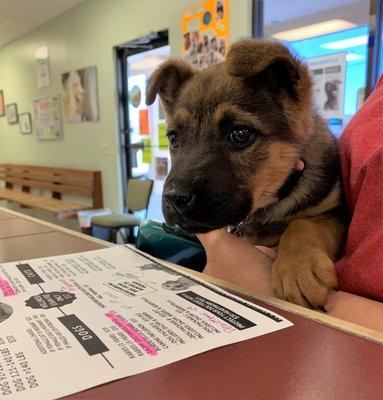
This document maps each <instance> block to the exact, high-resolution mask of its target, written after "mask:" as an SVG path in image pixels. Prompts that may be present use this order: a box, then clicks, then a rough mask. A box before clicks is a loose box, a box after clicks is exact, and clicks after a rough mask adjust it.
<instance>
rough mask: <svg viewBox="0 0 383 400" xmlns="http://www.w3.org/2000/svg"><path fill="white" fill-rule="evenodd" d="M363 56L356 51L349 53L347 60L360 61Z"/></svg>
mask: <svg viewBox="0 0 383 400" xmlns="http://www.w3.org/2000/svg"><path fill="white" fill-rule="evenodd" d="M362 59H363V56H361V55H360V54H355V53H348V54H347V56H346V60H347V61H358V60H362Z"/></svg>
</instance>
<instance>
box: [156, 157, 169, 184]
mask: <svg viewBox="0 0 383 400" xmlns="http://www.w3.org/2000/svg"><path fill="white" fill-rule="evenodd" d="M167 174H168V158H167V157H156V179H159V180H161V181H163V180H165V179H166V176H167Z"/></svg>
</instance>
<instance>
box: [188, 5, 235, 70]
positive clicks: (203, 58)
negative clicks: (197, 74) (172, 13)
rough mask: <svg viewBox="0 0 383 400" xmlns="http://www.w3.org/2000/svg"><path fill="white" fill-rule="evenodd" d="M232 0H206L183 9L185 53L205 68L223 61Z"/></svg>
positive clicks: (200, 66) (190, 59)
mask: <svg viewBox="0 0 383 400" xmlns="http://www.w3.org/2000/svg"><path fill="white" fill-rule="evenodd" d="M229 12H230V11H229V0H206V1H204V2H200V3H198V4H196V5H194V6H192V7H189V8H187V9H185V10H184V11H183V14H182V36H183V39H182V55H183V56H184V57H185V58H186V59H188V60H189V61H190V62H191V63H192V64H194V65H196V66H197V67H199V68H204V67H207V66H209V65H212V64H217V63H219V62H221V61H222V60H223V58H224V57H225V54H226V52H227V47H228V40H229V21H230V15H229Z"/></svg>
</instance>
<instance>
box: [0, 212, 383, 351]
mask: <svg viewBox="0 0 383 400" xmlns="http://www.w3.org/2000/svg"><path fill="white" fill-rule="evenodd" d="M0 211H3V212H7V213H9V214H12V215H15V216H17V217H20V218H23V219H26V220H29V221H32V222H35V223H38V224H40V225H44V226H47V227H50V228H53V229H54V230H56V231H60V232H63V233H66V234H68V235H71V236H75V237H78V238H80V239H84V240H87V241H90V242H94V243H97V244H99V245H102V246H104V247H113V246H115V244H113V243H110V242H106V241H104V240H101V239H97V238H94V237H92V236H89V235H85V234H83V233H80V232H76V231H74V230H72V229H68V228H64V227H62V226H59V225H55V224H52V223H51V222H46V221H43V220H40V219H38V218H35V217H31V216H29V215H25V214H22V213H20V212H17V211H14V210H10V209H7V208H5V207H0ZM129 247H130V248H132V250H133V251H135V252H137V253H140V254H143V255H144V256H145V257H147V258H150V259H153V260H155V261H157V262H159V263H162V264H165V265H168V266H170V267H172V268H176V269H179V270H180V271H183V272H186V273H188V274H191V275H194V276H196V277H197V278H200V279H203V280H205V281H207V282H210V283H212V284H214V285H217V286H219V287H221V288H222V289H225V290H230V291H233V292H235V293H237V294H239V295H241V294H243V295H245V296H249V297H252V298H254V299H257V300H260V301H262V302H264V303H266V304H269V305H271V306H275V307H279V308H281V309H282V310H285V311H289V312H292V313H293V314H298V315H300V316H302V317H303V318H308V319H311V320H313V321H316V322H318V323H321V324H324V325H327V326H329V327H331V328H334V329H337V330H340V331H342V332H346V333H349V334H353V335H356V336H359V337H362V338H364V339H368V340H372V341H374V342H377V343H380V344H383V333H382V332H379V331H375V330H372V329H369V328H365V327H364V326H361V325H358V324H354V323H352V322H348V321H344V320H342V319H339V318H335V317H331V316H330V315H326V314H324V313H320V312H317V311H314V310H310V309H307V308H304V307H300V306H297V305H295V304H292V303H289V302H287V301H284V300H280V299H277V298H275V297H270V296H267V295H263V294H260V293H257V292H253V291H250V290H246V289H243V288H241V287H239V286H237V285H234V284H232V283H230V282H226V281H224V280H221V279H217V278H214V277H212V276H209V275H205V274H202V273H200V272H197V271H193V270H190V269H188V268H185V267H181V266H179V265H175V264H172V263H169V262H166V261H163V260H158V259H156V258H155V257H152V256H149V255H148V254H146V253H143V252H141V251H139V250H137V249H136V248H134V247H133V246H131V245H129Z"/></svg>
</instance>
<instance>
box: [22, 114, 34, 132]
mask: <svg viewBox="0 0 383 400" xmlns="http://www.w3.org/2000/svg"><path fill="white" fill-rule="evenodd" d="M19 123H20V131H21V133H32V119H31V113H22V114H19Z"/></svg>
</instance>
